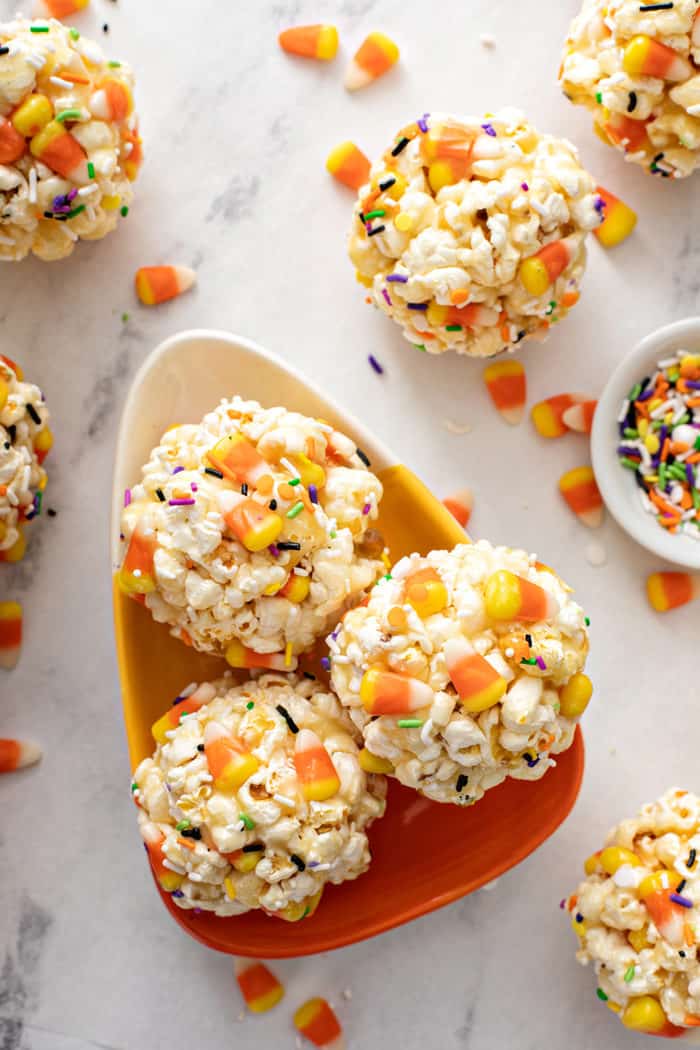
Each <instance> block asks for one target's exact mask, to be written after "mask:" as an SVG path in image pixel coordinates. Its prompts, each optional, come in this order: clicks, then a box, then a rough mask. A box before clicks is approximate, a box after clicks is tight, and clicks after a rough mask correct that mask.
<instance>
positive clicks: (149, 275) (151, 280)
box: [134, 266, 196, 306]
mask: <svg viewBox="0 0 700 1050" xmlns="http://www.w3.org/2000/svg"><path fill="white" fill-rule="evenodd" d="M195 279H196V275H195V272H194V270H190V269H189V267H186V266H142V267H141V268H140V269H139V270H137V271H136V276H135V278H134V284H135V287H136V294H137V295H138V297H139V299H140V300H141V302H142V303H143V304H144V306H157V305H158V304H159V303H165V302H167V301H168V300H169V299H175V298H176V297H177V296H178V295H182V293H183V292H186V291H187V290H188V289H189V288H191V287H192V285H193V284H194V282H195Z"/></svg>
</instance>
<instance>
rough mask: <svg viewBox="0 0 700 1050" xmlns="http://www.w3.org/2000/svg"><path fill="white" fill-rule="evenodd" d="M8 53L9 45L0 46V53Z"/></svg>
mask: <svg viewBox="0 0 700 1050" xmlns="http://www.w3.org/2000/svg"><path fill="white" fill-rule="evenodd" d="M9 53H10V49H9V47H7V45H4V46H3V47H0V55H8V54H9Z"/></svg>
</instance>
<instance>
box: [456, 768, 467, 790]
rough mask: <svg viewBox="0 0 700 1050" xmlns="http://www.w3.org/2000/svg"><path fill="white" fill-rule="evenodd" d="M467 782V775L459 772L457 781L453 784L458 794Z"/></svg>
mask: <svg viewBox="0 0 700 1050" xmlns="http://www.w3.org/2000/svg"><path fill="white" fill-rule="evenodd" d="M468 783H469V777H468V776H467V775H466V774H465V773H460V774H459V776H458V777H457V783H456V784H455V791H456V792H457V794H459V793H460V792H461V791H462V790H463V789H464V788H465V787H466V786H467V784H468Z"/></svg>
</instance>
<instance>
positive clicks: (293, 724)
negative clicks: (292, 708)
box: [276, 704, 299, 733]
mask: <svg viewBox="0 0 700 1050" xmlns="http://www.w3.org/2000/svg"><path fill="white" fill-rule="evenodd" d="M276 710H277V711H279V713H280V714H281V715H282V718H283V719H284V720H285V722H286V723H287V726H288V727H289V732H290V733H298V732H299V726H298V725H297V724H296V722H295V721H294V719H293V718H292V716H291V715H290V713H289V711H288V710H287V708H286V707H283V706H282V704H277V706H276Z"/></svg>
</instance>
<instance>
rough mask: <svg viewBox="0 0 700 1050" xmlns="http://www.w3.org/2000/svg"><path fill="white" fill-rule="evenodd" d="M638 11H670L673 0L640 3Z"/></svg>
mask: <svg viewBox="0 0 700 1050" xmlns="http://www.w3.org/2000/svg"><path fill="white" fill-rule="evenodd" d="M639 10H640V11H672V10H673V0H666V2H665V3H663V4H641V6H640V8H639Z"/></svg>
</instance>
